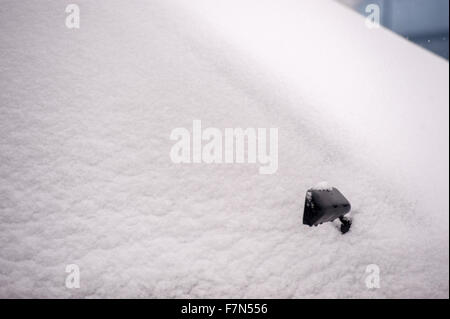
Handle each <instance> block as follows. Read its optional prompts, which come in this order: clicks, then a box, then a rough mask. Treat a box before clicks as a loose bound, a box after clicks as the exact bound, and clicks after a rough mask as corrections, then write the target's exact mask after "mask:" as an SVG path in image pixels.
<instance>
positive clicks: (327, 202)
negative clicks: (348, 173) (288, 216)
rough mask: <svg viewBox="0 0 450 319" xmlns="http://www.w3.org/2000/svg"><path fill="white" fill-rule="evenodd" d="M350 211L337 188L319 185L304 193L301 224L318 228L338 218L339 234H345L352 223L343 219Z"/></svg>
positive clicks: (348, 204) (348, 203)
mask: <svg viewBox="0 0 450 319" xmlns="http://www.w3.org/2000/svg"><path fill="white" fill-rule="evenodd" d="M350 210H351V205H350V202H349V201H348V200H347V199H346V198H345V197H344V195H342V193H341V192H340V191H339V190H338V189H337V188H334V187H329V186H328V185H326V184H324V183H321V184H319V185H318V186H316V187H314V188H311V189H309V190H308V191H307V192H306V198H305V209H304V212H303V224H305V225H309V226H318V225H320V224H322V223H325V222H331V221H333V220H335V219H336V218H339V220H340V221H341V223H342V224H341V232H342V234H345V233H346V232H348V231H349V230H350V226H351V225H352V221H351V220H350V219H348V218H346V217H344V215H345V214H347V213H349V212H350Z"/></svg>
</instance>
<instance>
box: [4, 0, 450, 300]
mask: <svg viewBox="0 0 450 319" xmlns="http://www.w3.org/2000/svg"><path fill="white" fill-rule="evenodd" d="M76 3H77V4H78V5H79V6H80V10H81V19H80V29H68V28H66V26H65V18H66V15H67V14H66V13H65V6H66V5H67V4H66V3H64V2H61V1H56V0H55V1H37V0H36V1H30V0H21V1H16V0H0V242H1V244H0V297H4V298H13V297H21V298H23V297H40V298H47V297H57V298H81V297H83V298H84V297H86V298H99V297H109V298H113V297H114V298H118V297H137V298H142V297H193V298H196V297H208V298H214V297H274V298H318V297H325V298H328V297H329V298H336V297H339V298H392V297H395V298H400V297H410V298H416V297H425V298H432V297H438V298H448V297H449V233H448V225H449V218H448V217H449V208H448V207H449V206H448V191H449V189H448V160H449V158H448V142H449V141H448V105H449V91H448V85H449V83H448V82H449V81H448V76H449V67H448V62H446V61H444V60H443V59H441V58H439V57H437V56H434V55H433V54H431V53H429V52H427V51H425V50H423V49H421V48H420V47H417V46H415V45H413V44H411V43H409V42H408V41H406V40H404V39H401V38H400V37H398V36H397V35H395V34H393V33H390V32H389V31H387V30H385V29H383V28H381V29H369V28H367V27H366V26H365V22H364V18H363V17H360V16H358V15H357V14H356V13H354V12H352V11H350V10H348V9H346V8H344V7H342V6H341V5H339V4H338V3H335V2H333V1H317V0H315V1H294V0H278V1H275V0H258V1H256V0H244V1H242V0H241V1H237V0H227V1H225V0H190V1H181V0H149V1H137V0H131V1H125V0H122V1H118V0H108V1H106V0H96V1H87V0H77V1H76ZM194 119H200V120H202V125H204V127H208V126H211V127H217V128H219V129H224V128H226V127H243V128H246V127H255V128H258V127H267V128H269V127H277V128H278V129H279V169H278V171H277V172H276V174H273V175H260V174H258V166H257V165H252V164H184V165H183V164H174V163H172V162H171V161H170V157H169V153H170V149H171V147H172V145H173V141H171V140H170V139H169V136H170V133H171V131H172V129H174V128H176V127H186V128H188V129H190V128H191V127H192V121H193V120H194ZM320 180H328V181H330V183H332V184H333V185H334V186H336V187H337V188H338V189H339V190H340V191H341V192H342V193H343V194H344V195H345V196H346V197H347V198H348V199H349V200H350V202H351V203H352V207H353V211H352V216H353V217H352V218H353V225H352V229H351V231H350V232H349V233H348V234H345V235H341V233H340V232H339V230H338V229H337V228H336V226H335V225H334V224H333V223H327V224H324V225H321V226H319V227H311V228H310V227H308V226H304V225H302V222H301V221H302V213H303V205H304V199H305V194H306V191H307V190H308V189H309V188H310V187H311V186H313V185H315V184H316V183H317V182H318V181H320ZM68 264H77V265H78V266H79V267H80V271H81V281H80V288H78V289H68V288H66V286H65V280H66V276H67V273H66V272H65V267H66V265H68ZM371 264H376V265H378V266H379V269H380V288H379V289H369V288H368V287H367V286H366V277H367V276H368V275H369V274H368V273H366V267H367V266H368V265H371Z"/></svg>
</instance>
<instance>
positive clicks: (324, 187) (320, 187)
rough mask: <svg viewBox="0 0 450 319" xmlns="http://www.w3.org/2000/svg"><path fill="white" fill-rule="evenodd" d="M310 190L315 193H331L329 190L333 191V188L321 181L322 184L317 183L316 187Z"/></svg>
mask: <svg viewBox="0 0 450 319" xmlns="http://www.w3.org/2000/svg"><path fill="white" fill-rule="evenodd" d="M311 189H312V190H316V191H331V190H333V186H331V185H330V184H328V182H327V181H323V182H320V183H317V184H316V186H314V187H311Z"/></svg>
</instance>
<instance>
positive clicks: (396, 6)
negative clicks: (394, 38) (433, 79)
mask: <svg viewBox="0 0 450 319" xmlns="http://www.w3.org/2000/svg"><path fill="white" fill-rule="evenodd" d="M338 1H339V2H341V3H343V4H345V5H348V6H350V7H352V8H353V9H355V10H356V11H358V12H359V13H361V14H363V15H365V16H368V15H369V14H368V13H366V12H365V10H366V7H367V6H368V5H369V4H376V5H378V6H379V8H380V23H381V24H382V25H383V26H385V27H386V28H388V29H391V30H392V31H394V32H396V33H398V34H400V35H402V36H404V37H405V38H407V39H409V40H410V41H412V42H414V43H416V44H418V45H420V46H422V47H424V48H426V49H427V50H430V51H432V52H434V53H436V54H437V55H440V56H441V57H443V58H445V59H447V60H448V55H449V52H448V51H449V49H448V44H449V43H448V19H449V17H448V11H449V0H338Z"/></svg>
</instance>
